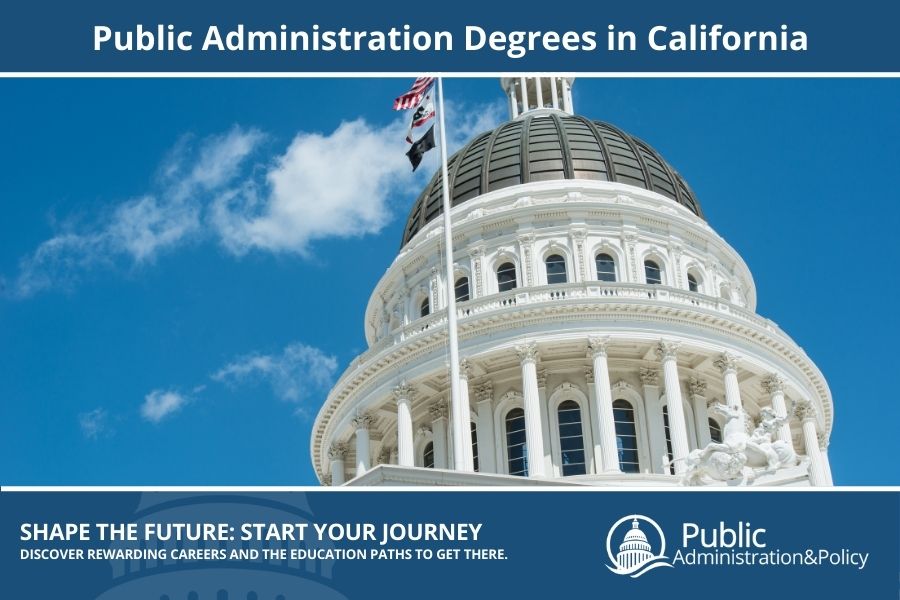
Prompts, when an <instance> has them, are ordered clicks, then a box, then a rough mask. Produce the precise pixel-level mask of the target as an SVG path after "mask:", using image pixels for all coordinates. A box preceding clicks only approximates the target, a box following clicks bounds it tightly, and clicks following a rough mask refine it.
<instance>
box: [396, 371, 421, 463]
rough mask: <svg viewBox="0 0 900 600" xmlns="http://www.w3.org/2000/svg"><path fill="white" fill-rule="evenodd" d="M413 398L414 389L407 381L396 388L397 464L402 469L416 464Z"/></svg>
mask: <svg viewBox="0 0 900 600" xmlns="http://www.w3.org/2000/svg"><path fill="white" fill-rule="evenodd" d="M412 396H413V389H412V387H411V386H410V385H409V384H408V383H406V381H405V380H404V381H401V382H400V384H399V385H398V386H397V387H395V388H394V398H395V399H396V400H397V463H398V464H399V465H400V466H401V467H413V466H415V464H416V462H415V460H416V459H415V446H414V444H413V421H412Z"/></svg>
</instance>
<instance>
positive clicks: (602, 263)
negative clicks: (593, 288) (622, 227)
mask: <svg viewBox="0 0 900 600" xmlns="http://www.w3.org/2000/svg"><path fill="white" fill-rule="evenodd" d="M595 261H596V263H597V280H598V281H608V282H610V283H614V282H615V281H616V261H615V259H614V258H613V257H612V256H610V255H609V254H604V253H600V254H598V255H597V257H596V259H595Z"/></svg>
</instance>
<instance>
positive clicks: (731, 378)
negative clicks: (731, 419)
mask: <svg viewBox="0 0 900 600" xmlns="http://www.w3.org/2000/svg"><path fill="white" fill-rule="evenodd" d="M738 360H740V359H739V357H738V356H736V355H734V354H732V353H731V352H723V353H722V354H720V355H719V358H717V359H716V360H715V361H714V363H713V364H715V365H716V366H717V367H719V370H720V371H722V376H723V377H724V379H725V404H727V405H728V406H729V407H730V408H736V409H738V410H740V411H741V417H740V419H741V425H742V426H743V427H744V429H746V427H747V419H746V417H745V416H744V413H743V411H744V405H743V404H742V403H741V388H740V385H739V384H738V378H737V364H738Z"/></svg>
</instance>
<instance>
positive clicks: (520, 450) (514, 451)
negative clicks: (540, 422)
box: [506, 408, 528, 477]
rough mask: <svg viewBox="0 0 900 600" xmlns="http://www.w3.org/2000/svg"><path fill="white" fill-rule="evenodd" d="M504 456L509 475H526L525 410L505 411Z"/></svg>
mask: <svg viewBox="0 0 900 600" xmlns="http://www.w3.org/2000/svg"><path fill="white" fill-rule="evenodd" d="M506 457H507V466H508V467H509V474H510V475H520V476H522V477H524V476H526V475H528V453H527V452H526V448H525V411H524V410H522V409H521V408H514V409H512V410H511V411H509V412H508V413H506Z"/></svg>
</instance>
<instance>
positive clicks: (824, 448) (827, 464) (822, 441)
mask: <svg viewBox="0 0 900 600" xmlns="http://www.w3.org/2000/svg"><path fill="white" fill-rule="evenodd" d="M819 454H820V455H821V456H822V466H823V467H824V471H825V483H826V485H829V486H833V485H834V478H833V477H832V476H831V461H830V460H828V438H826V437H825V434H824V433H820V434H819Z"/></svg>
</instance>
